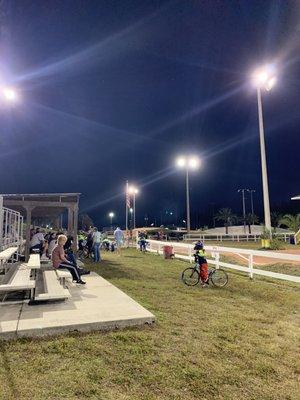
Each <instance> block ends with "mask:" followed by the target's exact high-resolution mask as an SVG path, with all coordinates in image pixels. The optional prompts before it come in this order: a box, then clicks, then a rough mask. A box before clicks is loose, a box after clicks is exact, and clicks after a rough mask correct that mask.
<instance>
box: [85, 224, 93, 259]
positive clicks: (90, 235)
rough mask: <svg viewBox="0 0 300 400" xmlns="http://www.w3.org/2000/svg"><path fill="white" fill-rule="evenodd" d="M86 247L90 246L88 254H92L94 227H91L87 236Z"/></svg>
mask: <svg viewBox="0 0 300 400" xmlns="http://www.w3.org/2000/svg"><path fill="white" fill-rule="evenodd" d="M86 247H87V248H88V256H90V255H91V253H92V250H93V229H92V228H90V230H89V231H88V235H87V238H86Z"/></svg>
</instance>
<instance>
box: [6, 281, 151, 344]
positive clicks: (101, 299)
mask: <svg viewBox="0 0 300 400" xmlns="http://www.w3.org/2000/svg"><path fill="white" fill-rule="evenodd" d="M85 280H86V282H87V283H86V285H81V286H79V285H78V286H77V285H74V284H71V283H70V284H69V283H68V284H67V286H68V289H69V291H70V292H71V295H72V297H71V299H69V300H66V301H64V302H56V303H48V304H47V303H46V304H38V305H31V306H30V305H28V303H27V302H23V303H22V304H5V303H2V304H1V305H0V339H11V338H16V337H24V336H25V337H34V336H44V335H54V334H59V333H66V332H72V331H81V332H89V331H95V330H111V329H116V328H124V327H128V326H140V325H144V324H151V323H153V322H155V316H154V315H153V314H151V313H150V312H149V311H148V310H146V309H145V308H144V307H142V306H141V305H139V304H138V303H137V302H136V301H134V300H133V299H132V298H131V297H129V296H127V295H126V294H125V293H124V292H122V291H121V290H120V289H118V288H116V287H115V286H114V285H112V284H111V283H109V282H108V281H106V280H105V279H103V278H101V277H100V276H99V275H97V274H96V273H91V275H87V276H85Z"/></svg>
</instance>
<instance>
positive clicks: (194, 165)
mask: <svg viewBox="0 0 300 400" xmlns="http://www.w3.org/2000/svg"><path fill="white" fill-rule="evenodd" d="M199 166H200V160H199V159H198V158H196V157H193V158H191V159H189V167H190V168H191V169H197V168H198V167H199Z"/></svg>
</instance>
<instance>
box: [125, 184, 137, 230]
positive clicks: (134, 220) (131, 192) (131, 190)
mask: <svg viewBox="0 0 300 400" xmlns="http://www.w3.org/2000/svg"><path fill="white" fill-rule="evenodd" d="M128 191H129V193H130V194H132V198H133V204H132V205H133V211H132V212H133V229H135V225H136V224H135V222H136V216H135V215H136V207H135V196H136V195H137V194H138V193H139V190H138V189H137V188H136V187H135V186H130V187H129V189H128Z"/></svg>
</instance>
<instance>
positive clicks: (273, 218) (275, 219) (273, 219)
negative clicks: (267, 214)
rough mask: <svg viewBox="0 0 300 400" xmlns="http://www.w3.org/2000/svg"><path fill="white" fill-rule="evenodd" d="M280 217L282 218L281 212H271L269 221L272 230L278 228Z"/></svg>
mask: <svg viewBox="0 0 300 400" xmlns="http://www.w3.org/2000/svg"><path fill="white" fill-rule="evenodd" d="M281 219H282V214H280V213H279V212H277V211H273V212H271V223H272V226H273V228H274V232H276V228H278V226H279V223H280V221H281Z"/></svg>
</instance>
